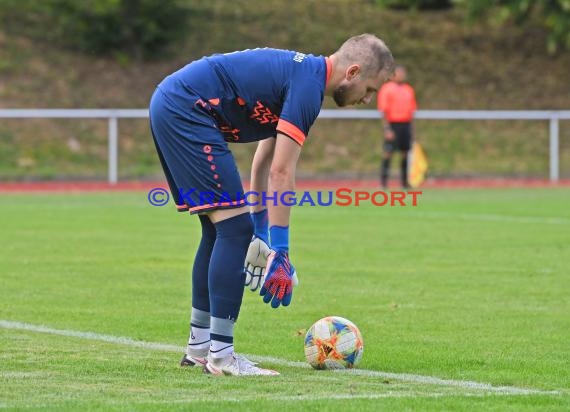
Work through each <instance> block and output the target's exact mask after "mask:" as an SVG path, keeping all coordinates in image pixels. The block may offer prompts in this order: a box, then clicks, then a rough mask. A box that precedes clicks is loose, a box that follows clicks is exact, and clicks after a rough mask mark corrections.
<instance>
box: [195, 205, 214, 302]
mask: <svg viewBox="0 0 570 412" xmlns="http://www.w3.org/2000/svg"><path fill="white" fill-rule="evenodd" d="M198 217H199V218H200V223H201V224H202V239H201V240H200V245H199V246H198V251H197V252H196V258H195V259H194V267H193V268H192V307H194V308H196V309H199V310H201V311H204V312H208V313H209V312H210V293H209V291H208V268H209V266H210V258H211V256H212V250H213V249H214V243H215V242H216V228H215V227H214V224H213V223H212V222H211V221H210V218H209V217H208V216H206V215H200V216H198Z"/></svg>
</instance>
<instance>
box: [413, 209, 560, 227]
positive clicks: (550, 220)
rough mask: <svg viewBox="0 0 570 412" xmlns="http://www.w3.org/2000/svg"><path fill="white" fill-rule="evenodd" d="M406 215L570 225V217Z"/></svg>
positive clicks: (425, 213)
mask: <svg viewBox="0 0 570 412" xmlns="http://www.w3.org/2000/svg"><path fill="white" fill-rule="evenodd" d="M406 216H412V217H414V216H415V217H428V218H430V217H431V218H445V219H462V220H480V221H487V222H508V223H533V224H541V225H570V219H568V218H564V217H539V216H512V215H492V214H480V213H448V212H429V211H424V212H421V211H418V212H413V213H407V214H406Z"/></svg>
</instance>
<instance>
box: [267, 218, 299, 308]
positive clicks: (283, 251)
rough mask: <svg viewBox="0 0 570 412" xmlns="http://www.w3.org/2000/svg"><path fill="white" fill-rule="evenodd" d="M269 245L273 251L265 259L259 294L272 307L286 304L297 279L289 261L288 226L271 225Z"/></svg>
mask: <svg viewBox="0 0 570 412" xmlns="http://www.w3.org/2000/svg"><path fill="white" fill-rule="evenodd" d="M270 233H271V246H272V248H273V249H274V250H275V252H273V251H272V252H271V254H270V256H269V259H268V260H267V271H266V277H265V279H264V281H263V287H262V288H261V290H260V295H261V296H263V301H264V302H265V303H269V301H271V306H272V307H273V308H277V307H279V305H280V304H283V306H288V305H289V304H290V303H291V298H292V297H293V286H296V285H297V284H298V283H299V281H298V279H297V273H296V271H295V268H294V267H293V265H292V264H291V262H290V261H289V254H288V252H289V227H282V226H272V227H271V229H270Z"/></svg>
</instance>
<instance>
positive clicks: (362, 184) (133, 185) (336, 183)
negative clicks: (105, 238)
mask: <svg viewBox="0 0 570 412" xmlns="http://www.w3.org/2000/svg"><path fill="white" fill-rule="evenodd" d="M246 186H247V184H246ZM156 187H163V188H166V189H167V188H168V186H167V184H166V182H164V181H157V182H119V183H117V184H116V185H111V184H109V183H107V182H74V181H62V182H5V183H2V182H0V193H27V192H32V193H37V192H48V193H49V192H135V191H149V190H151V189H153V188H156ZM512 187H518V188H547V187H551V188H556V187H570V179H563V180H560V181H558V182H556V183H552V182H550V181H549V180H546V179H429V180H428V181H427V182H426V183H425V184H424V185H422V186H421V187H420V188H418V189H419V190H420V189H431V188H439V189H465V188H512ZM296 188H297V190H311V189H339V188H348V189H377V190H379V189H380V186H379V184H378V181H376V180H370V179H365V180H355V179H352V180H350V179H347V180H298V181H297V184H296ZM391 189H394V190H400V188H399V186H397V184H396V183H393V186H391Z"/></svg>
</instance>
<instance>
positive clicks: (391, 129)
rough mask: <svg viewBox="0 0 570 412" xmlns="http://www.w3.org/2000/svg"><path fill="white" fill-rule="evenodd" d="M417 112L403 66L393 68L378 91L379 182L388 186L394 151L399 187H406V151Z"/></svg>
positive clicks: (409, 144)
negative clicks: (380, 133)
mask: <svg viewBox="0 0 570 412" xmlns="http://www.w3.org/2000/svg"><path fill="white" fill-rule="evenodd" d="M416 109H417V104H416V96H415V93H414V89H413V88H412V87H411V86H410V85H409V84H408V83H407V71H406V68H405V67H404V66H396V68H395V70H394V76H393V77H392V80H391V81H390V82H388V83H385V84H384V85H383V86H382V88H381V89H380V91H379V92H378V110H379V111H381V112H382V113H383V117H382V124H383V126H384V147H383V155H382V167H381V172H380V183H381V184H382V187H384V188H386V187H388V178H389V175H390V161H391V159H392V155H393V153H394V151H396V150H398V151H400V153H401V174H400V176H401V179H402V186H403V187H404V188H408V187H409V185H408V152H409V150H410V146H411V143H412V138H413V134H414V130H413V123H412V122H413V118H414V112H415V111H416Z"/></svg>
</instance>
